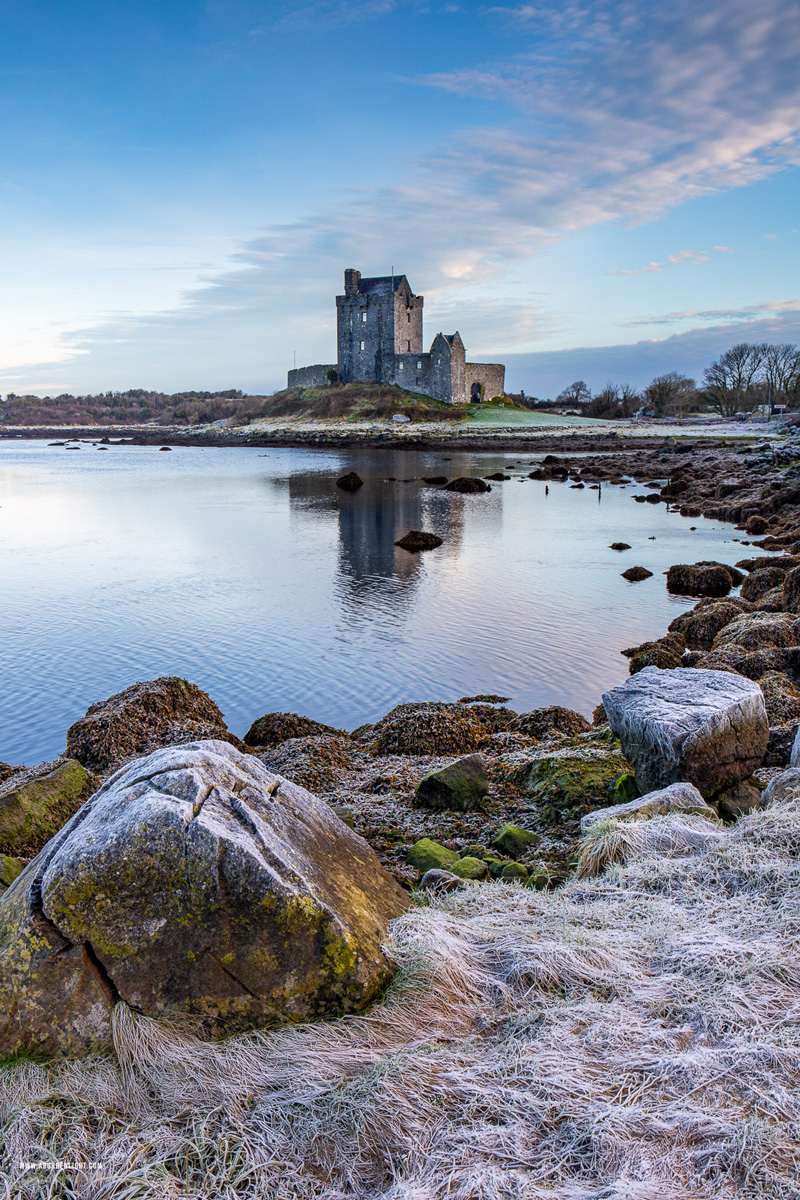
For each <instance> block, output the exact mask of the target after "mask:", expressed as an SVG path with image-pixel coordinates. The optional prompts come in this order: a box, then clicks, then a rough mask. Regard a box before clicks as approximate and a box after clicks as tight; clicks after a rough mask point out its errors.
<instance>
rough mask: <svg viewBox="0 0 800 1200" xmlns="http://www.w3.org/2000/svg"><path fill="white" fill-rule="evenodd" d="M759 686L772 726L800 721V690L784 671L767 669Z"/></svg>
mask: <svg viewBox="0 0 800 1200" xmlns="http://www.w3.org/2000/svg"><path fill="white" fill-rule="evenodd" d="M758 686H759V687H760V688H761V691H762V693H763V695H764V705H765V707H766V710H767V720H768V721H769V724H770V728H772V726H774V725H790V724H792V723H793V722H795V721H800V690H798V688H796V687H795V685H794V684H793V683H792V681H791V680H790V679H789V678H787V676H786V675H784V674H783V672H782V671H765V673H764V674H763V675H762V676H761V678H760V679H759V681H758Z"/></svg>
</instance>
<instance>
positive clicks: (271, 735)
mask: <svg viewBox="0 0 800 1200" xmlns="http://www.w3.org/2000/svg"><path fill="white" fill-rule="evenodd" d="M318 736H320V737H321V736H325V737H339V738H345V737H347V734H346V733H345V731H344V730H343V729H335V728H334V727H333V726H332V725H323V724H322V723H321V722H320V721H312V720H311V718H310V717H301V716H300V715H299V713H289V712H271V713H265V714H264V716H263V717H259V718H258V720H256V721H253V724H252V725H251V726H250V728H249V729H248V731H247V733H246V734H245V735H244V743H245V745H246V746H253V747H255V748H259V747H266V746H279V745H280V744H281V742H288V741H289V739H290V738H307V737H318Z"/></svg>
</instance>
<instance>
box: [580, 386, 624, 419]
mask: <svg viewBox="0 0 800 1200" xmlns="http://www.w3.org/2000/svg"><path fill="white" fill-rule="evenodd" d="M587 411H588V413H589V415H590V416H592V417H618V416H620V415H621V414H620V403H619V385H618V384H616V383H607V384H606V386H605V387H604V388H602V389H601V390H600V391H599V392H596V393H595V395H594V396H592V399H591V401H590V402H589V404H588V406H587Z"/></svg>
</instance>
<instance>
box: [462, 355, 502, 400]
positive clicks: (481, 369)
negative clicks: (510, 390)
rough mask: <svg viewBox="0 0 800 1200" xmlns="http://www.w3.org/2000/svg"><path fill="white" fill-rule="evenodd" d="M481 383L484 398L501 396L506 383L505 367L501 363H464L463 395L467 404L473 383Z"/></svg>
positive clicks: (470, 398)
mask: <svg viewBox="0 0 800 1200" xmlns="http://www.w3.org/2000/svg"><path fill="white" fill-rule="evenodd" d="M481 383H482V384H483V394H484V399H485V400H492V399H494V397H495V396H502V395H503V391H504V389H505V383H506V369H505V367H504V366H503V365H502V363H465V364H464V395H465V399H466V403H467V404H469V403H470V401H471V400H472V387H473V384H481Z"/></svg>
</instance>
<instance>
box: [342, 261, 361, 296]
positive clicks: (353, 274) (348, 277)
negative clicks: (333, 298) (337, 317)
mask: <svg viewBox="0 0 800 1200" xmlns="http://www.w3.org/2000/svg"><path fill="white" fill-rule="evenodd" d="M360 282H361V272H360V271H355V270H353V268H352V267H348V269H347V270H346V271H345V273H344V294H345V296H357V295H358V285H359V283H360Z"/></svg>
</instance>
